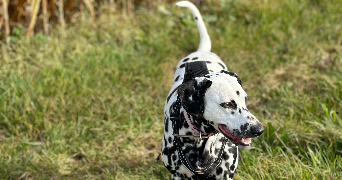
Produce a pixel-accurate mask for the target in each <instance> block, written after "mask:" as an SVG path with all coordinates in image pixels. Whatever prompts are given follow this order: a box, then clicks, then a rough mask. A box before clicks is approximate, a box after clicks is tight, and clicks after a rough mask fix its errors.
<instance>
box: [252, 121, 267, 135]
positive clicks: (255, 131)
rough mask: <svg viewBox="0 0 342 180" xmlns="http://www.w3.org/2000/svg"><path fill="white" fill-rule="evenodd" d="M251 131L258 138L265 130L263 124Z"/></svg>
mask: <svg viewBox="0 0 342 180" xmlns="http://www.w3.org/2000/svg"><path fill="white" fill-rule="evenodd" d="M251 130H252V134H253V135H254V136H255V137H256V136H260V135H261V134H262V133H263V132H264V130H265V128H264V127H263V126H262V125H261V124H258V125H256V126H255V127H254V128H252V129H251Z"/></svg>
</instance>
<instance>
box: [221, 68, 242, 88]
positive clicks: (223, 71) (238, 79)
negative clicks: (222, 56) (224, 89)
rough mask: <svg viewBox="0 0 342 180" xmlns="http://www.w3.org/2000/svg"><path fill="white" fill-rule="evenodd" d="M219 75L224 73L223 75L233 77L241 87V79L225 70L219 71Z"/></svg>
mask: <svg viewBox="0 0 342 180" xmlns="http://www.w3.org/2000/svg"><path fill="white" fill-rule="evenodd" d="M220 73H225V74H228V75H229V76H233V77H235V78H236V80H237V81H238V83H239V84H240V85H241V86H242V81H241V79H240V78H239V76H238V75H237V74H236V73H233V72H229V71H225V70H221V72H220Z"/></svg>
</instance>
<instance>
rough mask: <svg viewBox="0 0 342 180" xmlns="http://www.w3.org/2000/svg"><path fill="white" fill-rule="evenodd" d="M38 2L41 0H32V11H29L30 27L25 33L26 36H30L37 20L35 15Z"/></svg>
mask: <svg viewBox="0 0 342 180" xmlns="http://www.w3.org/2000/svg"><path fill="white" fill-rule="evenodd" d="M40 1H41V0H32V9H31V20H30V25H29V28H28V30H27V32H26V36H27V37H28V36H31V35H32V32H33V29H34V27H35V25H36V20H37V14H38V10H39V6H40Z"/></svg>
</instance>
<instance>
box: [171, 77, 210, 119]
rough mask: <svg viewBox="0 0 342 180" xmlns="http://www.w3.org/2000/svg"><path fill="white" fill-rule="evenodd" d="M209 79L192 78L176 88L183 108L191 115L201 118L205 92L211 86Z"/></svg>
mask: <svg viewBox="0 0 342 180" xmlns="http://www.w3.org/2000/svg"><path fill="white" fill-rule="evenodd" d="M211 84H212V81H210V80H209V79H206V78H204V79H197V80H196V79H193V80H191V81H188V82H186V83H184V84H182V85H181V87H180V88H179V89H178V94H179V100H180V102H181V104H182V106H183V108H184V109H185V110H186V111H187V112H188V113H189V114H191V115H193V116H195V117H197V118H201V117H203V113H204V98H205V92H206V91H207V89H208V88H209V87H210V86H211Z"/></svg>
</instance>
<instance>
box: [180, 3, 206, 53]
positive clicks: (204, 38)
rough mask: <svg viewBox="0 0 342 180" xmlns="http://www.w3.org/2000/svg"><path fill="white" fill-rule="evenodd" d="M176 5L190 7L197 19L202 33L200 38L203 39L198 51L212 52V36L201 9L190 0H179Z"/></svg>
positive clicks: (198, 27)
mask: <svg viewBox="0 0 342 180" xmlns="http://www.w3.org/2000/svg"><path fill="white" fill-rule="evenodd" d="M176 5H177V6H181V7H187V8H189V9H190V11H191V13H192V15H193V17H194V19H195V22H196V25H197V29H198V32H199V35H200V39H201V41H200V44H199V46H198V49H197V51H206V52H210V50H211V41H210V37H209V35H208V32H207V28H206V27H205V24H204V22H203V19H202V16H201V14H200V12H199V10H198V9H197V7H196V6H195V5H193V4H192V3H191V2H189V1H180V2H177V3H176Z"/></svg>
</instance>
